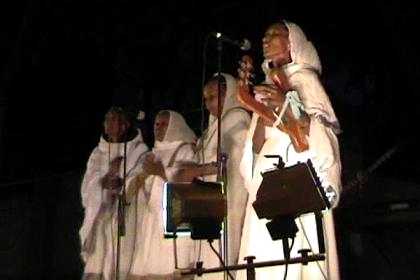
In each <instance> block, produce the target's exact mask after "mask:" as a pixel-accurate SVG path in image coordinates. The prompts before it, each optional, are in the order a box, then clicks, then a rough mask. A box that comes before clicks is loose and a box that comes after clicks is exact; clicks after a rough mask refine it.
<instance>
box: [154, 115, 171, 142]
mask: <svg viewBox="0 0 420 280" xmlns="http://www.w3.org/2000/svg"><path fill="white" fill-rule="evenodd" d="M168 125H169V117H168V116H166V115H157V116H156V118H155V123H154V126H153V132H154V134H155V140H157V141H163V139H165V135H166V130H168Z"/></svg>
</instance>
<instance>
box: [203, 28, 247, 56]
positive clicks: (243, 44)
mask: <svg viewBox="0 0 420 280" xmlns="http://www.w3.org/2000/svg"><path fill="white" fill-rule="evenodd" d="M211 34H212V35H213V36H214V37H216V39H218V40H221V41H223V42H226V43H229V44H232V45H235V46H237V47H239V48H240V49H241V50H243V51H247V50H249V49H251V42H250V41H249V40H248V39H246V38H244V39H242V40H233V39H231V38H229V37H228V36H226V35H224V34H222V33H220V32H212V33H211Z"/></svg>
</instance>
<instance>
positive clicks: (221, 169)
mask: <svg viewBox="0 0 420 280" xmlns="http://www.w3.org/2000/svg"><path fill="white" fill-rule="evenodd" d="M222 51H223V42H222V40H221V39H219V40H217V76H218V79H217V181H218V182H220V181H222V180H223V179H224V178H223V177H224V176H223V173H225V174H226V171H225V169H226V164H224V162H226V158H223V155H222V152H221V141H222V131H221V127H222V94H221V93H222V90H221V89H222V87H221V81H220V80H221V79H220V78H221V76H222V75H221V68H222ZM222 191H223V194H224V196H225V197H226V199H227V188H226V184H225V182H223V184H222ZM228 203H229V202H228ZM228 208H229V207H228ZM226 212H227V211H226ZM228 215H229V213H227V215H226V217H225V218H224V219H223V261H224V262H225V264H226V262H227V261H228V222H227V216H228ZM224 279H225V280H227V279H228V274H227V272H226V271H224Z"/></svg>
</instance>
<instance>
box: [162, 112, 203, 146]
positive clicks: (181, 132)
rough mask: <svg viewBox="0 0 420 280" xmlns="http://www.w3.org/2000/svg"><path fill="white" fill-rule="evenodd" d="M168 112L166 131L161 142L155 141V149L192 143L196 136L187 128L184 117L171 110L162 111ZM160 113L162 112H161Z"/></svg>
mask: <svg viewBox="0 0 420 280" xmlns="http://www.w3.org/2000/svg"><path fill="white" fill-rule="evenodd" d="M163 111H166V112H169V123H168V128H167V129H166V133H165V137H164V138H163V141H155V147H162V146H165V145H169V144H173V143H175V144H179V143H181V142H184V143H194V142H195V141H196V136H195V133H194V131H192V129H191V128H190V127H189V126H188V124H187V123H186V121H185V119H184V117H183V116H182V115H181V114H179V113H177V112H175V111H171V110H163ZM161 112H162V111H161Z"/></svg>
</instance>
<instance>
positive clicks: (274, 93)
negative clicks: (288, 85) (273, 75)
mask: <svg viewBox="0 0 420 280" xmlns="http://www.w3.org/2000/svg"><path fill="white" fill-rule="evenodd" d="M254 93H255V94H259V95H262V96H263V97H262V99H261V100H262V101H265V102H267V106H268V107H270V108H272V109H274V108H276V107H281V106H283V103H284V101H285V95H284V94H283V93H282V92H280V90H279V89H278V88H277V87H276V86H275V85H268V84H261V85H258V86H255V87H254Z"/></svg>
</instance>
